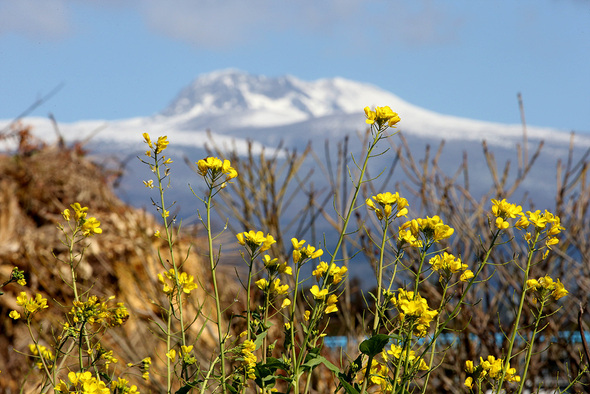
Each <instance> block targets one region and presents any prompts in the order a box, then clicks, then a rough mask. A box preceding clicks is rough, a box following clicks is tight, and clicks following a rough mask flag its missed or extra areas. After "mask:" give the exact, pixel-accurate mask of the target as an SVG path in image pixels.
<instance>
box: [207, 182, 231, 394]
mask: <svg viewBox="0 0 590 394" xmlns="http://www.w3.org/2000/svg"><path fill="white" fill-rule="evenodd" d="M212 198H213V189H209V194H208V196H207V201H206V208H207V241H208V243H209V264H210V268H211V279H212V281H213V291H214V294H215V308H216V313H217V335H218V337H219V357H220V359H221V389H222V391H223V393H227V388H226V385H225V380H226V374H225V338H224V337H223V333H222V330H221V305H220V304H221V300H220V298H219V288H218V286H217V275H216V272H215V271H216V263H215V259H214V256H213V235H212V233H211V201H212Z"/></svg>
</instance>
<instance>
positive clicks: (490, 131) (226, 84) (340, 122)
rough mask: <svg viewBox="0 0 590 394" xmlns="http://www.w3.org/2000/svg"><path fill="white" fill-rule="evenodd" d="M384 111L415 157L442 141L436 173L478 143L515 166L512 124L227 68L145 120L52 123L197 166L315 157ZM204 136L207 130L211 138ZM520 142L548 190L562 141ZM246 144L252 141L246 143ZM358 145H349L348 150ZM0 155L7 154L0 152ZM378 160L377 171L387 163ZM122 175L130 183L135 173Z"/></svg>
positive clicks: (351, 88)
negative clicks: (165, 147)
mask: <svg viewBox="0 0 590 394" xmlns="http://www.w3.org/2000/svg"><path fill="white" fill-rule="evenodd" d="M384 105H388V106H390V107H391V108H392V109H393V110H394V111H396V112H398V113H399V115H400V117H401V119H402V120H401V122H400V123H399V124H398V129H399V130H400V131H402V133H403V134H404V135H405V136H406V138H408V141H409V142H410V144H411V148H412V151H413V152H414V151H415V152H416V153H415V155H416V157H417V158H420V155H421V154H422V152H424V146H425V145H426V144H430V145H435V146H436V145H437V144H438V143H439V142H440V141H441V140H442V139H444V140H446V142H447V144H446V146H445V150H444V154H443V155H442V156H441V160H440V161H439V165H440V166H441V167H443V168H445V166H446V167H447V168H449V171H453V170H454V169H456V168H457V166H458V164H459V163H460V162H461V160H462V159H461V158H462V153H463V152H464V151H467V152H469V159H470V165H472V166H473V169H474V171H484V172H485V171H487V169H486V163H485V162H484V161H483V160H482V159H481V157H480V156H481V141H482V140H484V139H485V140H486V141H487V143H488V145H489V146H491V147H493V148H494V149H496V151H495V152H496V160H497V162H498V163H502V162H503V161H505V160H506V158H508V157H510V158H511V159H512V160H513V161H516V160H515V157H516V154H515V152H516V145H517V144H522V142H523V133H522V127H521V125H505V124H499V123H491V122H482V121H477V120H471V119H464V118H459V117H455V116H449V115H442V114H438V113H435V112H432V111H429V110H426V109H423V108H420V107H418V106H415V105H412V104H410V103H407V102H405V101H404V100H402V99H401V98H399V97H397V96H396V95H394V94H393V93H391V92H387V91H384V90H382V89H380V88H378V87H376V86H373V85H369V84H365V83H360V82H355V81H350V80H346V79H342V78H329V79H320V80H317V81H303V80H300V79H298V78H295V77H293V76H282V77H272V78H271V77H266V76H262V75H252V74H248V73H245V72H241V71H238V70H233V69H230V70H222V71H215V72H211V73H208V74H205V75H201V76H199V77H198V78H197V79H196V80H194V81H193V82H192V83H191V84H190V85H188V86H187V87H186V88H184V89H183V90H182V91H181V92H180V93H179V94H178V96H177V97H176V98H174V99H173V100H172V101H171V103H170V105H169V106H168V107H167V108H165V109H164V110H163V111H161V112H160V113H158V114H155V115H153V116H149V117H145V118H133V119H123V120H119V121H109V122H106V121H100V120H92V121H81V122H76V123H70V124H60V125H59V130H60V133H61V134H62V135H63V137H64V138H65V140H66V141H74V140H80V139H84V138H86V137H91V139H90V142H89V145H87V147H88V148H90V149H91V150H92V151H93V152H94V153H96V154H97V155H105V154H115V155H117V156H118V157H125V156H128V155H137V154H141V153H142V152H143V151H144V148H145V147H144V144H143V141H142V138H141V134H142V133H143V132H149V133H150V134H151V135H152V136H158V135H167V136H168V138H169V140H170V141H171V145H170V151H169V152H170V154H176V155H177V156H178V157H182V156H186V157H188V158H190V159H191V160H192V161H196V160H198V159H199V158H201V157H199V156H201V155H203V154H204V147H205V146H206V145H207V144H209V145H211V144H212V143H214V144H215V145H216V146H217V147H221V148H226V149H234V150H236V151H237V152H238V153H245V151H246V150H247V149H248V146H250V147H251V148H252V149H254V150H255V151H260V150H261V149H263V148H264V147H266V148H268V149H273V148H274V147H276V146H277V145H278V144H279V143H280V142H282V143H283V146H284V147H285V148H298V149H301V148H303V147H304V146H306V145H307V143H308V142H309V141H311V142H313V143H314V144H315V145H316V147H317V148H318V151H319V152H322V150H323V142H324V141H325V140H326V139H329V140H331V141H332V142H333V143H334V144H335V143H336V142H338V141H340V140H341V139H342V138H343V137H344V136H345V135H353V136H355V135H356V134H357V133H358V132H360V131H363V130H364V129H365V128H366V124H365V115H364V112H363V108H364V107H365V106H370V107H374V106H384ZM24 123H27V124H31V125H32V126H34V129H33V131H34V133H35V134H36V135H37V136H39V137H41V138H43V139H46V140H49V141H51V140H54V139H55V131H54V127H53V125H52V124H51V122H50V121H49V120H48V119H41V118H29V119H25V120H24ZM7 124H9V121H0V130H2V129H4V128H5V127H6V125H7ZM207 130H211V134H210V135H211V136H212V139H210V138H209V134H208V133H207ZM528 137H529V138H528V139H529V143H530V145H531V146H536V144H537V143H538V142H539V141H541V140H544V141H545V148H544V150H543V155H542V156H541V157H540V158H539V160H538V164H537V167H538V168H539V176H540V177H543V178H544V179H545V181H544V182H538V181H535V180H532V181H531V182H530V186H531V187H533V188H535V187H536V188H537V189H539V190H545V189H544V188H545V186H546V185H547V184H548V182H553V183H552V185H554V179H555V178H554V177H553V176H550V177H547V174H548V173H550V172H552V173H555V161H556V159H557V158H560V157H561V158H565V157H566V155H567V151H568V147H569V143H570V134H569V133H565V132H561V131H558V130H553V129H548V128H539V127H528ZM354 138H356V137H354ZM248 140H250V141H253V143H252V144H251V145H249V144H248ZM5 143H6V141H5ZM358 146H359V144H353V147H358ZM575 147H576V149H577V151H578V152H581V151H582V150H585V149H587V148H588V147H590V137H588V136H585V135H577V136H576V137H575ZM2 148H4V149H10V148H11V147H10V146H9V145H4V146H3V147H2V146H0V149H2ZM353 153H354V152H353ZM382 160H383V161H384V163H386V160H387V159H385V158H383V159H382ZM179 161H180V160H179ZM383 165H386V164H383ZM310 166H311V164H310ZM178 167H180V168H177V170H176V171H177V174H176V178H177V182H178V183H179V184H182V185H186V183H188V182H189V180H190V179H191V177H192V175H193V174H192V173H191V171H190V169H188V167H186V166H181V165H179V166H178ZM130 169H131V171H132V172H134V171H140V170H139V169H137V170H136V169H135V168H134V167H131V168H130ZM470 171H471V169H470ZM474 171H471V172H472V174H473V178H474V179H475V180H476V181H479V182H480V183H481V187H485V185H486V183H489V176H488V177H486V176H477V172H474ZM128 176H129V177H131V178H132V177H136V178H137V177H138V175H137V174H128ZM547 179H549V180H550V181H547ZM125 185H127V186H126V187H125V188H124V192H125V193H127V194H128V195H129V196H130V197H129V199H131V200H133V199H134V198H135V197H134V196H135V193H136V191H135V189H136V188H137V185H140V186H141V182H139V181H137V179H129V181H128V182H125ZM142 192H143V191H142ZM549 195H551V193H549Z"/></svg>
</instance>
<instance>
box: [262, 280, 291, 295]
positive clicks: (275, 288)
mask: <svg viewBox="0 0 590 394" xmlns="http://www.w3.org/2000/svg"><path fill="white" fill-rule="evenodd" d="M256 286H258V288H259V289H260V290H262V291H264V292H268V293H269V294H270V295H283V294H286V293H287V290H289V285H287V284H284V285H281V279H280V278H276V279H273V280H271V281H268V280H266V279H264V278H262V279H259V280H257V281H256Z"/></svg>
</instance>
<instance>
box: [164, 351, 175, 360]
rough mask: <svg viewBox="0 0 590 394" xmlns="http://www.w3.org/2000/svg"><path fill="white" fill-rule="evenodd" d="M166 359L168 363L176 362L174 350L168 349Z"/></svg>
mask: <svg viewBox="0 0 590 394" xmlns="http://www.w3.org/2000/svg"><path fill="white" fill-rule="evenodd" d="M166 357H168V358H169V359H170V361H172V362H174V361H175V360H176V350H174V349H170V351H169V352H168V353H166Z"/></svg>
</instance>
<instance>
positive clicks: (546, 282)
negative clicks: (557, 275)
mask: <svg viewBox="0 0 590 394" xmlns="http://www.w3.org/2000/svg"><path fill="white" fill-rule="evenodd" d="M526 285H527V290H533V291H535V292H536V293H537V297H536V298H538V299H545V298H546V297H553V299H555V300H559V299H560V298H562V297H565V296H566V295H568V294H569V292H568V291H567V290H566V289H565V287H564V286H563V283H561V282H560V281H559V279H557V282H554V281H553V279H552V278H551V277H550V276H549V275H545V276H544V277H542V278H539V279H529V280H527V281H526Z"/></svg>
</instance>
